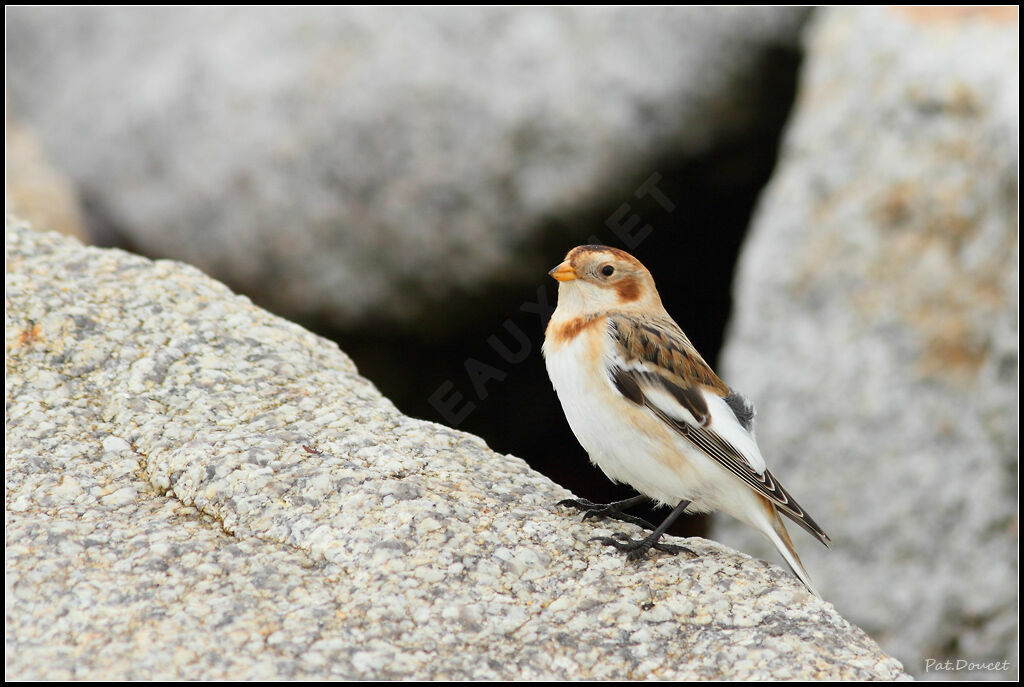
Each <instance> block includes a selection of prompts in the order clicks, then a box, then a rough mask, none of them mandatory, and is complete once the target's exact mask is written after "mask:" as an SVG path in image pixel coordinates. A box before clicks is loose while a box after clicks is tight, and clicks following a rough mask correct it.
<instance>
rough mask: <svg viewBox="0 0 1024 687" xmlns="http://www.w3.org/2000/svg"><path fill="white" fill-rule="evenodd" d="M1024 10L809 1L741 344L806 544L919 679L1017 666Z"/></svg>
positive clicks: (727, 355) (741, 376)
mask: <svg viewBox="0 0 1024 687" xmlns="http://www.w3.org/2000/svg"><path fill="white" fill-rule="evenodd" d="M1017 28H1018V27H1017V22H1016V9H1015V8H999V9H996V10H993V11H985V10H982V11H981V12H979V13H974V12H972V11H971V10H966V11H962V10H955V9H954V10H949V9H948V8H947V9H941V8H938V9H937V8H931V9H927V8H924V9H917V10H908V11H897V10H884V9H878V8H865V9H836V10H828V11H826V12H823V13H822V15H820V16H818V17H816V19H815V21H814V22H813V25H812V28H811V29H810V31H809V43H808V56H807V59H806V62H805V72H804V74H803V75H802V79H801V86H800V95H799V99H798V102H797V106H796V113H795V118H794V121H793V123H792V125H791V128H790V130H789V132H788V134H787V137H786V141H785V143H784V146H783V152H782V155H781V158H780V163H779V169H778V171H777V172H776V176H775V178H774V179H773V181H772V183H771V185H770V186H769V188H768V189H767V191H766V193H765V196H764V197H763V199H762V202H761V205H760V207H759V209H758V212H757V216H756V219H755V222H754V226H753V228H752V230H751V234H750V236H749V238H748V241H747V243H746V244H745V247H744V250H743V255H742V259H741V263H740V266H739V270H738V275H739V277H738V284H737V290H736V296H737V298H736V303H737V307H736V311H735V316H734V321H733V322H732V324H731V331H730V332H729V336H728V338H727V341H728V346H727V348H726V350H725V352H724V364H723V371H724V373H725V378H726V379H727V380H728V381H729V383H730V384H732V385H734V386H735V387H736V388H738V389H740V390H742V391H744V392H745V393H748V394H749V395H750V396H751V397H752V398H753V399H754V400H755V402H756V403H757V404H758V407H759V410H760V421H759V424H758V438H759V442H760V444H761V447H762V449H763V451H764V454H765V456H766V457H767V459H768V461H769V464H770V465H771V466H772V469H773V471H774V472H775V473H776V474H777V475H778V476H779V478H780V479H781V480H782V481H783V482H784V483H785V484H786V487H787V488H788V489H790V490H791V491H792V493H793V494H794V495H795V496H796V497H797V498H798V499H799V500H800V503H801V504H802V505H804V506H806V507H807V508H808V510H809V511H810V512H811V513H812V514H813V515H814V517H815V518H816V519H817V520H818V522H820V523H821V524H822V526H824V528H825V529H826V530H827V531H828V533H829V534H830V535H831V536H832V539H833V541H834V542H835V545H834V547H833V549H832V550H831V551H826V550H824V549H822V548H820V547H816V546H814V545H813V542H811V540H809V539H807V538H805V537H803V536H802V535H800V539H799V541H797V545H798V546H800V553H801V556H802V557H803V560H804V562H805V563H806V564H807V567H808V569H809V570H811V571H812V573H813V574H814V579H815V581H816V582H817V583H818V584H819V587H820V589H821V591H822V593H823V594H824V595H825V598H827V599H830V600H833V601H834V602H835V604H836V606H837V607H838V608H839V610H840V611H841V612H843V613H844V614H846V615H847V617H849V618H851V619H853V620H854V621H855V622H856V623H858V624H859V625H860V626H861V627H864V628H865V629H867V631H868V632H869V633H870V634H871V635H872V636H873V637H875V638H876V639H878V640H879V643H880V644H881V645H882V646H883V647H885V648H886V650H887V651H889V652H891V653H892V654H893V655H895V656H897V657H898V658H900V659H901V660H902V661H903V663H904V665H906V666H907V669H908V670H909V671H910V672H912V673H914V674H916V675H918V676H921V677H929V678H944V677H958V678H964V679H966V678H979V677H988V678H991V677H996V678H1002V679H1011V680H1012V679H1014V678H1016V677H1017V666H1018V664H1017V658H1018V648H1017V641H1018V635H1017V627H1018V625H1017V618H1018V614H1017V605H1018V586H1017V576H1018V575H1017V566H1018V558H1017V550H1018V518H1017V512H1018V487H1017V470H1018V462H1017V456H1018V436H1019V426H1018V415H1017V411H1018V407H1017V406H1018V402H1019V401H1018V399H1019V396H1018V356H1019V348H1018V345H1019V344H1018V341H1019V339H1018V337H1019V328H1018V314H1017V313H1018V306H1019V302H1018V274H1019V243H1018V230H1017V222H1018V216H1017V202H1018V201H1017V188H1018V176H1017V169H1018V159H1017V150H1018V103H1019V101H1018V76H1019V75H1018V69H1017V65H1018V42H1017V36H1018V33H1017ZM719 524H720V529H719V530H716V532H717V534H718V535H719V536H722V537H723V539H724V540H725V541H728V542H730V543H734V544H735V545H737V546H738V547H739V548H741V549H742V550H744V551H756V552H758V554H759V555H767V554H768V552H769V550H770V549H769V548H768V547H766V546H764V545H763V544H762V542H761V540H760V539H758V538H756V537H755V536H750V535H748V534H747V533H745V532H743V531H742V530H741V529H740V528H738V527H736V526H734V525H733V524H732V523H731V522H729V521H728V520H726V519H721V520H720V521H719ZM805 542H807V543H806V544H805ZM928 659H938V660H941V661H945V660H947V659H948V660H952V661H956V660H964V661H968V662H971V663H975V664H985V663H993V662H1001V661H1004V660H1005V661H1009V662H1010V663H1009V664H1008V665H1002V666H1001V667H1000V668H998V669H996V670H989V669H988V668H991V666H988V667H987V668H986V667H979V668H978V669H976V670H966V669H964V670H950V671H945V672H936V671H935V670H934V669H932V670H926V667H927V666H926V661H927V660H928ZM954 666H955V664H954Z"/></svg>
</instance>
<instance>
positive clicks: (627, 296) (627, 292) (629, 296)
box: [615, 277, 641, 303]
mask: <svg viewBox="0 0 1024 687" xmlns="http://www.w3.org/2000/svg"><path fill="white" fill-rule="evenodd" d="M615 292H616V293H617V294H619V300H620V301H622V302H623V303H631V302H633V301H635V300H636V299H638V298H640V292H641V287H640V281H639V280H638V279H634V278H632V277H630V278H629V279H623V280H622V281H620V282H619V283H618V284H616V285H615Z"/></svg>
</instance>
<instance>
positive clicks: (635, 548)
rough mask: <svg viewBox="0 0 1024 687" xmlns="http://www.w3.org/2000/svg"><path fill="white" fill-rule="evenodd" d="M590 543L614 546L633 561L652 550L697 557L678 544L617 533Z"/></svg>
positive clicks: (595, 538) (593, 539)
mask: <svg viewBox="0 0 1024 687" xmlns="http://www.w3.org/2000/svg"><path fill="white" fill-rule="evenodd" d="M590 541H598V542H601V543H602V544H605V545H607V546H612V547H614V548H615V549H617V550H619V551H621V552H623V553H625V554H626V558H628V559H629V560H631V561H638V560H640V559H641V558H643V557H644V555H645V554H646V553H647V552H648V551H649V550H650V549H657V550H658V551H663V552H665V553H670V554H673V555H675V554H678V553H688V554H690V555H692V556H697V552H695V551H693V550H692V549H688V548H686V547H685V546H679V545H677V544H667V543H665V542H660V541H657V540H653V541H652V540H651V539H650V538H646V539H631V538H630V537H629V536H628V535H626V534H624V533H622V532H616V533H615V534H613V535H612V536H610V537H591V538H590Z"/></svg>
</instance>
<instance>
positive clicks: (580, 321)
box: [547, 316, 604, 344]
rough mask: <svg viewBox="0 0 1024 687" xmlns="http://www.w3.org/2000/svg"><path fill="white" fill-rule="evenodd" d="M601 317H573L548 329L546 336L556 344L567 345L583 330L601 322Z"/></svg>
mask: <svg viewBox="0 0 1024 687" xmlns="http://www.w3.org/2000/svg"><path fill="white" fill-rule="evenodd" d="M603 319H604V318H602V317H593V316H591V317H574V318H573V319H571V320H569V321H568V322H563V323H561V324H557V325H553V326H550V327H548V332H547V336H548V337H549V338H550V339H551V340H552V341H553V342H554V343H556V344H565V343H569V342H570V341H572V340H573V339H575V338H576V337H577V336H579V335H580V333H581V332H582V331H583V330H584V329H588V328H590V327H593V326H594V325H595V324H597V323H598V322H600V321H602V320H603Z"/></svg>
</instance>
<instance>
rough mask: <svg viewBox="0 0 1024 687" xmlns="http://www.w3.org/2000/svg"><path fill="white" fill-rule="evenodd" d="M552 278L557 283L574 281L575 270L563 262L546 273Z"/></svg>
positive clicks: (566, 262)
mask: <svg viewBox="0 0 1024 687" xmlns="http://www.w3.org/2000/svg"><path fill="white" fill-rule="evenodd" d="M548 274H550V275H551V276H552V277H554V278H555V279H557V280H558V281H572V280H573V279H576V270H574V269H573V268H572V265H570V264H569V262H568V261H565V262H563V263H562V264H560V265H559V266H558V267H556V268H555V269H553V270H551V271H550V272H548Z"/></svg>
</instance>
